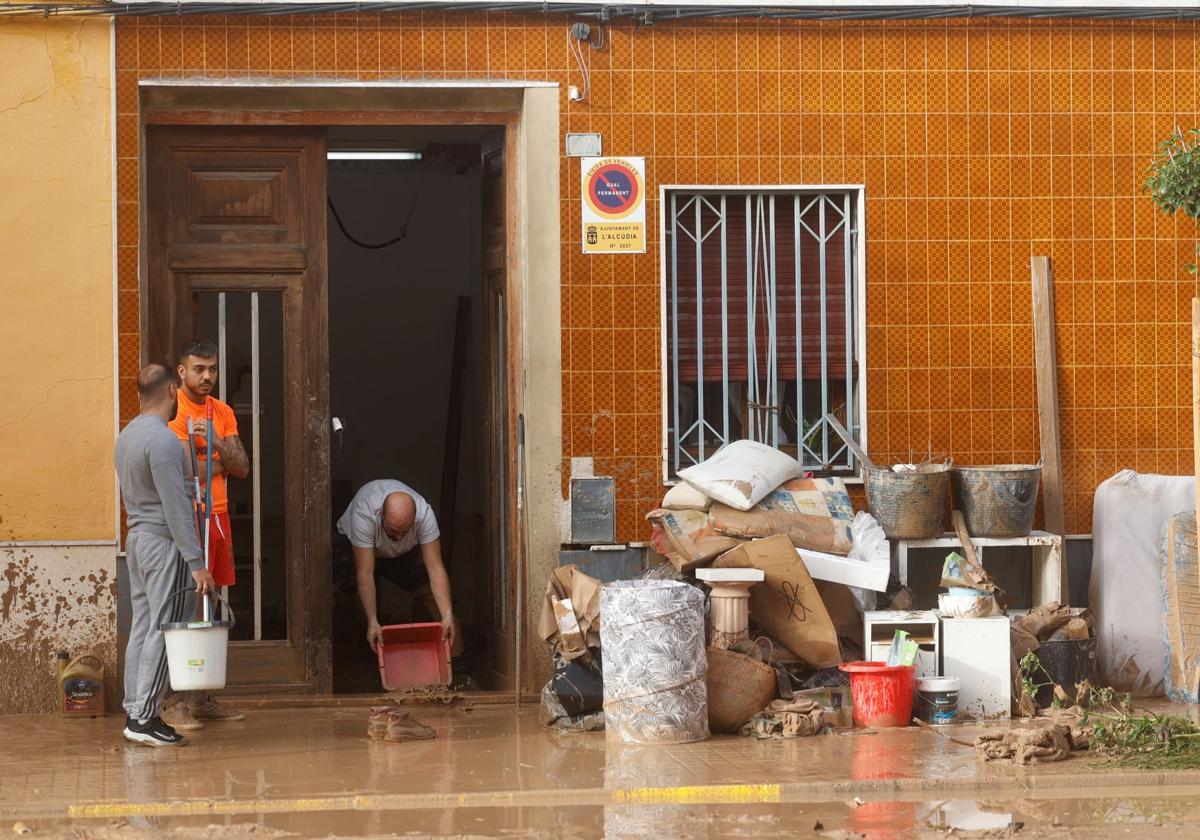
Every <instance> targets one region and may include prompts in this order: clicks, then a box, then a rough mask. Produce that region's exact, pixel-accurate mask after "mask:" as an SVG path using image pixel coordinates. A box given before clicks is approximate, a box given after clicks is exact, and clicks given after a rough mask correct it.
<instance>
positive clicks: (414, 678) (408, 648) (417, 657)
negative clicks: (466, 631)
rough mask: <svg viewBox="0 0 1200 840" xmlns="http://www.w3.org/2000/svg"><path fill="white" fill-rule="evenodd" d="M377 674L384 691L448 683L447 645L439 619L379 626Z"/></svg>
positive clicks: (448, 657)
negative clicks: (422, 622)
mask: <svg viewBox="0 0 1200 840" xmlns="http://www.w3.org/2000/svg"><path fill="white" fill-rule="evenodd" d="M380 630H381V631H382V632H383V643H382V644H381V645H380V646H379V650H378V654H379V677H380V679H381V680H383V688H384V690H385V691H405V690H407V689H410V688H420V687H422V686H427V685H449V684H450V648H449V646H448V645H447V644H446V643H445V642H444V641H442V625H441V624H440V623H439V622H436V621H434V622H426V623H424V624H389V625H387V626H385V627H381V628H380Z"/></svg>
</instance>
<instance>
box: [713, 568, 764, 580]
mask: <svg viewBox="0 0 1200 840" xmlns="http://www.w3.org/2000/svg"><path fill="white" fill-rule="evenodd" d="M696 577H697V578H699V579H700V580H702V581H704V582H706V583H760V582H762V581H763V580H766V577H767V575H766V572H764V571H763V570H762V569H697V570H696Z"/></svg>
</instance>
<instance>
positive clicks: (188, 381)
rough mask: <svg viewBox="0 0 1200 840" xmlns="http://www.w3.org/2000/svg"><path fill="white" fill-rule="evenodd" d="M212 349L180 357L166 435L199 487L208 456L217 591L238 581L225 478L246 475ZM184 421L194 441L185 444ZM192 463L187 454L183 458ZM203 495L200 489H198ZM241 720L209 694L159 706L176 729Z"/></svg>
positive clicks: (198, 347) (196, 345)
mask: <svg viewBox="0 0 1200 840" xmlns="http://www.w3.org/2000/svg"><path fill="white" fill-rule="evenodd" d="M217 353H218V350H217V345H215V344H213V342H211V341H205V340H193V341H189V342H188V343H187V344H185V345H183V348H182V349H181V350H180V351H179V367H178V368H177V372H178V373H179V380H180V388H179V413H178V414H177V415H176V416H175V419H174V420H172V421H171V423H170V427H171V431H173V432H175V434H176V435H177V436H178V437H179V439H180V440H181V441H183V444H184V447H185V449H186V448H187V447H188V446H194V447H195V448H196V463H197V471H198V472H199V474H200V482H201V485H203V483H204V480H205V478H206V476H207V470H208V466H207V465H208V457H209V451H210V450H212V452H213V453H214V455H213V464H212V475H213V477H212V520H211V522H212V524H211V525H210V527H209V566H210V570H211V571H212V576H213V580H214V581H215V582H216V584H217V586H233V585H234V584H235V583H236V582H237V581H236V579H235V575H234V568H233V531H232V530H231V528H230V522H229V491H228V488H227V486H226V485H227V483H226V477H227V476H233V477H234V478H245V477H246V476H248V475H250V460H249V459H248V458H247V457H246V447H244V446H243V445H242V440H241V438H240V437H238V427H237V416H236V415H235V414H234V412H233V409H232V408H230V407H229V406H228V405H227V404H225V403H223V402H221V401H220V400H219V399H217V398H216V397H215V396H214V394H213V392H214V391H215V390H216V388H217V374H218V371H219V363H218V359H217ZM209 402H211V403H212V407H213V420H212V426H213V427H212V428H211V429H209V428H208V426H207V421H206V413H207V403H209ZM188 418H191V420H192V427H193V433H194V437H192V438H191V439H190V440H189V436H188ZM188 460H189V462H190V460H191V453H190V452H189V453H188ZM202 489H203V487H202ZM243 717H245V715H243V714H242V713H241V712H239V711H237V710H236V709H231V708H229V707H228V706H223V705H221V704H220V703H218V702H217V701H216V700H215V699H214V698H213V697H212V695H210V694H205V693H200V692H186V693H183V694H176V695H172V696H171V697H170V698H169V699H168V700H167V702H166V704H164V706H163V719H164V720H166V721H168V722H169V723H170V724H171V726H173V727H174V728H176V729H200V728H202V727H203V726H204V724H203V723H201V721H205V720H241V719H242V718H243Z"/></svg>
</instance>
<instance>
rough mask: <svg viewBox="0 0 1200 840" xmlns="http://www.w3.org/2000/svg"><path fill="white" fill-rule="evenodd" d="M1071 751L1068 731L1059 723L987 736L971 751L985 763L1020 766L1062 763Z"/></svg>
mask: <svg viewBox="0 0 1200 840" xmlns="http://www.w3.org/2000/svg"><path fill="white" fill-rule="evenodd" d="M1080 746H1082V744H1081V745H1080ZM1075 748H1076V743H1075V738H1074V737H1073V734H1072V732H1071V727H1069V726H1066V725H1064V724H1061V723H1056V724H1052V725H1050V726H1039V727H1036V728H1034V729H1022V730H1013V731H1010V732H987V733H984V734H983V735H980V736H979V737H978V738H976V739H975V750H976V752H977V753H978V754H979V756H980V757H981V758H983V759H984V760H985V761H1005V762H1012V763H1014V764H1021V765H1030V764H1046V763H1048V762H1052V761H1064V760H1066V759H1067V758H1069V757H1070V755H1071V751H1072V750H1073V749H1075Z"/></svg>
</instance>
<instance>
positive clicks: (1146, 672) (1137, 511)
mask: <svg viewBox="0 0 1200 840" xmlns="http://www.w3.org/2000/svg"><path fill="white" fill-rule="evenodd" d="M1195 507H1196V493H1195V486H1194V479H1193V478H1192V476H1167V475H1142V474H1139V473H1136V472H1134V471H1133V470H1122V471H1121V472H1119V473H1117V474H1116V475H1114V476H1113V477H1112V478H1110V479H1108V480H1107V481H1105V482H1104V483H1103V484H1101V485H1100V487H1099V488H1097V490H1096V497H1095V502H1094V505H1093V517H1092V580H1091V586H1090V589H1089V591H1088V603H1089V606H1090V607H1091V609H1092V610H1093V611H1094V612H1095V613H1096V619H1097V643H1096V667H1097V670H1098V672H1099V677H1100V681H1101V682H1102V683H1104V684H1106V685H1111V686H1112V687H1113V688H1116V689H1117V690H1118V691H1128V692H1130V693H1132V694H1134V695H1135V696H1138V697H1157V696H1160V695H1161V694H1162V693H1163V674H1164V667H1165V662H1166V656H1167V648H1166V641H1165V639H1164V635H1163V633H1164V624H1163V603H1162V583H1161V580H1160V578H1161V566H1160V559H1159V539H1160V537H1161V536H1162V533H1163V529H1164V527H1165V526H1166V524H1167V520H1168V519H1170V518H1171V517H1172V516H1173V515H1175V514H1177V513H1181V512H1184V511H1190V510H1195Z"/></svg>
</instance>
